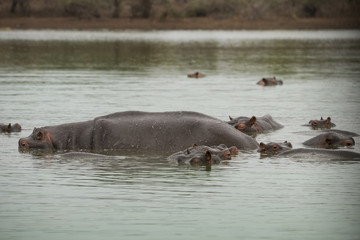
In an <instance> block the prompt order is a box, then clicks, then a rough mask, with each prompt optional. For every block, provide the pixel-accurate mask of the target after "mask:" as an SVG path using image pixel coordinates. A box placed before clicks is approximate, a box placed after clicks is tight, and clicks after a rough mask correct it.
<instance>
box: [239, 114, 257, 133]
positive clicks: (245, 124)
mask: <svg viewBox="0 0 360 240" xmlns="http://www.w3.org/2000/svg"><path fill="white" fill-rule="evenodd" d="M255 123H256V117H255V116H252V117H251V118H250V119H249V120H248V121H238V122H237V123H236V124H235V128H236V129H237V130H239V131H241V132H243V133H246V134H254V133H256V128H253V125H254V124H255Z"/></svg>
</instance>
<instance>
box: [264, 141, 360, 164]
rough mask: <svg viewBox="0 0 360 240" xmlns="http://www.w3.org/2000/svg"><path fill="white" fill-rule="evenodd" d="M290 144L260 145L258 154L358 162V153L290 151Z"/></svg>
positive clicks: (359, 154) (324, 150) (307, 149)
mask: <svg viewBox="0 0 360 240" xmlns="http://www.w3.org/2000/svg"><path fill="white" fill-rule="evenodd" d="M288 144H290V145H291V143H287V142H285V143H284V144H282V143H268V144H264V143H260V149H259V150H258V152H260V154H261V155H262V156H264V155H265V156H273V155H276V156H279V157H302V158H309V157H311V158H314V157H316V158H326V159H328V160H360V153H357V152H353V151H346V150H330V149H316V148H297V149H292V146H290V145H288Z"/></svg>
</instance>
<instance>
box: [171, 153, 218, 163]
mask: <svg viewBox="0 0 360 240" xmlns="http://www.w3.org/2000/svg"><path fill="white" fill-rule="evenodd" d="M220 161H221V160H220V158H219V157H217V156H216V155H213V154H211V152H210V151H195V152H190V151H188V152H187V153H186V154H182V155H179V156H177V162H178V163H179V164H184V163H189V164H190V165H197V166H198V165H212V164H219V163H220Z"/></svg>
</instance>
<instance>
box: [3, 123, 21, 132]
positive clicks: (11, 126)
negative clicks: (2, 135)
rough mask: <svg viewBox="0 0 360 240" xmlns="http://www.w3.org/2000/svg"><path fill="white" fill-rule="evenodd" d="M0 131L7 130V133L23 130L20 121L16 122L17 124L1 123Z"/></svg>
mask: <svg viewBox="0 0 360 240" xmlns="http://www.w3.org/2000/svg"><path fill="white" fill-rule="evenodd" d="M0 132H6V133H11V132H21V125H20V124H18V123H15V124H11V123H9V124H3V123H0Z"/></svg>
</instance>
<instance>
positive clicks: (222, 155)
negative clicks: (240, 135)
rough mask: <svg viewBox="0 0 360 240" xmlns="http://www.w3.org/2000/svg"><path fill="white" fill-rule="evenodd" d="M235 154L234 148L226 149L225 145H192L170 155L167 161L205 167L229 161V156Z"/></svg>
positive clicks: (236, 151)
mask: <svg viewBox="0 0 360 240" xmlns="http://www.w3.org/2000/svg"><path fill="white" fill-rule="evenodd" d="M237 154H238V149H237V148H236V147H235V146H233V147H231V148H228V147H227V146H226V145H225V144H220V145H219V146H211V147H209V146H205V145H202V146H198V145H196V144H194V145H193V146H192V147H190V148H187V149H186V150H183V151H180V152H177V153H174V154H172V155H171V156H169V157H168V159H169V160H170V161H175V162H176V163H178V164H186V163H189V164H192V165H193V164H196V165H207V164H219V163H220V162H221V161H222V160H231V156H234V155H237Z"/></svg>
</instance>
